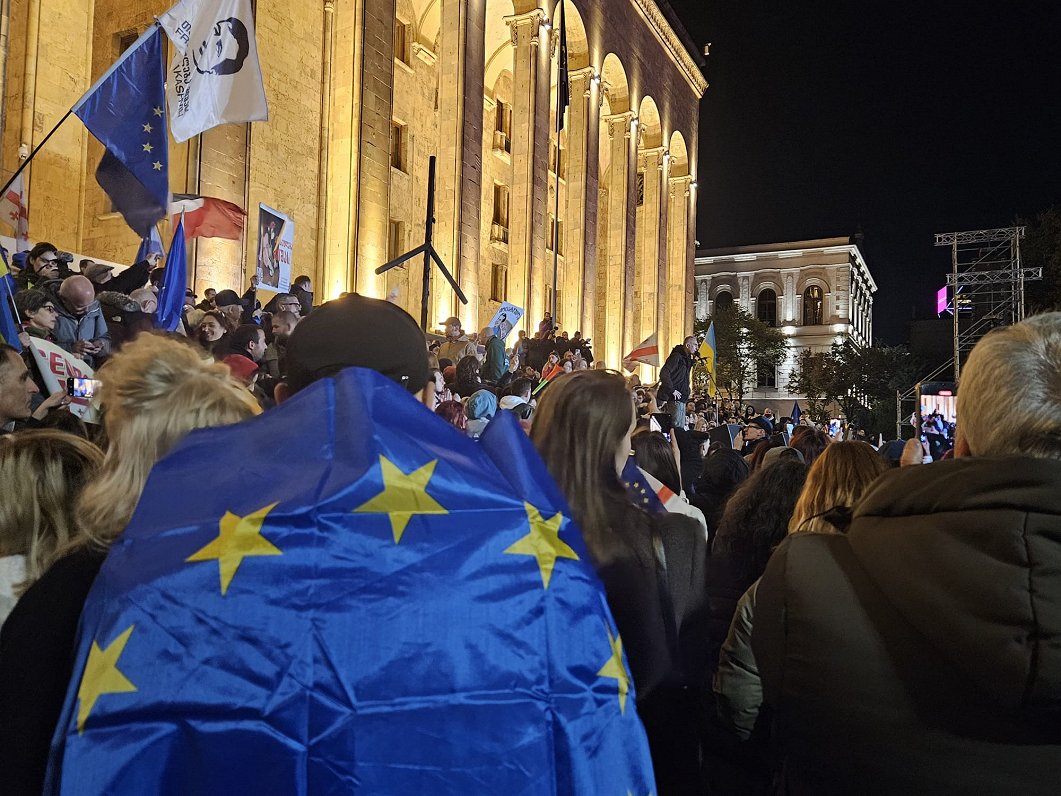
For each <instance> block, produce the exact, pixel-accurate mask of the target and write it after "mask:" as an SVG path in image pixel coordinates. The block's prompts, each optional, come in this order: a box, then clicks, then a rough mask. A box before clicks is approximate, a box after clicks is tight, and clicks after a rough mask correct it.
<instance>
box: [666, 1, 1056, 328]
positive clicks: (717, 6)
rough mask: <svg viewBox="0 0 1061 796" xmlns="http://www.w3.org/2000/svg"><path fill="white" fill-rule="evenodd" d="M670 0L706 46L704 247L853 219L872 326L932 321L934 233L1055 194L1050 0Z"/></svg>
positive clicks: (1038, 205) (821, 229) (816, 231)
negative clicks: (870, 289)
mask: <svg viewBox="0 0 1061 796" xmlns="http://www.w3.org/2000/svg"><path fill="white" fill-rule="evenodd" d="M670 2H671V5H672V6H673V7H674V9H675V11H676V12H677V13H678V15H679V16H680V17H681V19H683V20H684V21H685V24H686V27H687V29H688V31H689V33H690V34H691V36H692V38H693V40H694V41H696V42H698V43H700V42H711V55H710V56H709V57H708V58H707V59H706V61H707V69H706V74H707V78H708V80H709V82H710V84H711V85H710V87H709V88H708V90H707V93H706V94H705V96H704V100H703V104H702V106H701V117H700V150H699V152H700V155H699V166H698V173H697V179H698V182H699V189H700V193H699V198H698V223H697V238H698V240H699V241H700V244H701V246H702V247H719V246H730V245H740V244H751V243H771V242H778V241H787V240H800V239H807V238H817V237H826V236H832V235H849V234H854V233H855V232H857V231H858V230H859V229H860V228H861V229H862V231H863V232H864V233H865V236H866V237H865V255H866V259H867V262H868V263H869V266H870V270H871V271H872V272H873V275H874V278H875V279H876V281H877V284H878V286H879V288H880V290H879V291H878V292H877V294H876V297H875V299H876V304H875V317H874V320H875V332H876V335H877V337H878V339H882V338H883V339H884V340H885V341H886V342H889V343H895V342H901V341H903V340H904V338H905V328H904V324H905V321H906V320H907V319H909V318H910V317H911V314H912V313H913V312H914V311H916V312H917V313H918V316H919V317H922V318H925V317H934V314H935V313H934V306H935V292H936V290H937V289H938V288H940V287H942V286H943V284H944V279H945V273H946V271H947V270H948V269H949V264H950V259H949V253H948V252H947V250H945V249H936V248H934V246H933V233H936V232H950V231H957V230H967V229H981V228H987V227H1000V226H1009V225H1010V224H1012V222H1013V221H1014V219H1016V218H1017V217H1033V216H1034V215H1035V213H1037V212H1038V211H1040V210H1044V209H1046V208H1047V207H1049V206H1050V205H1052V204H1055V203H1061V2H1057V0H1052V2H1003V0H998V1H997V2H992V3H987V2H981V1H980V0H974V1H973V2H966V3H955V2H935V1H934V0H922V2H920V3H908V2H896V1H895V0H876V1H875V2H864V0H670Z"/></svg>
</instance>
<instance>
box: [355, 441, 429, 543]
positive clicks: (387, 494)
mask: <svg viewBox="0 0 1061 796" xmlns="http://www.w3.org/2000/svg"><path fill="white" fill-rule="evenodd" d="M437 464H438V459H435V460H434V461H430V462H428V463H427V464H425V465H424V466H423V467H420V468H419V469H416V470H413V471H412V472H411V473H405V472H402V471H401V469H400V468H399V467H398V466H397V465H396V464H394V462H392V461H391V460H390V459H388V458H387V457H386V456H380V457H379V469H380V473H381V474H382V476H383V491H382V492H380V493H379V494H378V495H376V496H375V497H374V498H372V499H371V500H369V501H368V502H366V503H362V504H361V505H360V506H358V507H357V508H356V509H354V512H355V513H357V512H366V513H372V514H387V515H389V516H390V521H391V531H392V532H393V533H394V543H395V544H397V543H398V542H400V541H401V540H402V534H404V533H405V528H406V526H407V525H408V524H409V520H410V519H412V517H413V515H414V514H449V512H448V511H446V509H444V508H443V507H442V506H441V505H440V504H439V502H438V501H437V500H435V499H434V498H433V497H431V496H430V495H429V494H427V485H428V483H429V482H430V481H431V476H432V475H433V474H434V472H435V465H437Z"/></svg>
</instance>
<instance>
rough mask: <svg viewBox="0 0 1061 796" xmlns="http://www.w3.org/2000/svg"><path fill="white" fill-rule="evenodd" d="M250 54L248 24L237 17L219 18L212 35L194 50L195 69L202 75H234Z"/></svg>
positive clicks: (211, 31) (211, 30)
mask: <svg viewBox="0 0 1061 796" xmlns="http://www.w3.org/2000/svg"><path fill="white" fill-rule="evenodd" d="M248 54H250V34H249V33H248V32H247V26H246V25H244V24H243V22H241V21H240V20H238V19H236V18H235V17H229V18H228V19H222V20H219V21H218V22H217V23H215V24H214V26H213V28H211V29H210V35H209V36H208V37H207V38H206V39H205V40H204V41H202V42H201V43H200V44H199V46H198V47H196V48H195V49H194V50H193V51H192V61H193V62H194V63H195V71H197V72H198V73H199V74H201V75H234V74H236V73H237V72H239V71H240V70H241V69H242V68H243V64H244V62H245V61H246V60H247V55H248Z"/></svg>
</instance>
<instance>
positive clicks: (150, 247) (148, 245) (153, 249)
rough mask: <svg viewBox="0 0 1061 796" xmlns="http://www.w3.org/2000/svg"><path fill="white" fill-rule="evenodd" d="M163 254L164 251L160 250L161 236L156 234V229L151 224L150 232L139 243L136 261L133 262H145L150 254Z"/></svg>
mask: <svg viewBox="0 0 1061 796" xmlns="http://www.w3.org/2000/svg"><path fill="white" fill-rule="evenodd" d="M165 253H166V250H165V249H163V248H162V236H161V235H159V234H158V227H156V226H155V225H154V224H152V225H151V232H150V233H148V234H147V235H146V236H145V237H144V238H143V239H142V240H141V241H140V248H139V249H137V250H136V259H135V260H133V262H134V263H138V262H141V261H142V260H146V259H147V258H148V257H150V256H151V255H152V254H158V255H164V254H165Z"/></svg>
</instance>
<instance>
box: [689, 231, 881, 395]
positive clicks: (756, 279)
mask: <svg viewBox="0 0 1061 796" xmlns="http://www.w3.org/2000/svg"><path fill="white" fill-rule="evenodd" d="M695 279H696V317H697V319H699V320H703V319H704V318H707V317H708V316H710V315H712V314H713V313H714V312H715V308H716V307H719V306H724V305H731V304H734V303H736V304H738V305H739V306H740V307H741V308H742V309H744V310H746V311H747V312H749V313H751V314H752V315H754V316H755V317H757V318H758V319H759V320H761V321H763V322H764V323H767V324H769V325H770V326H775V327H779V328H780V329H781V331H782V332H784V334H785V336H786V337H787V338H788V356H787V358H786V359H785V361H784V363H782V365H781V366H780V367H779V368H778V369H777V372H776V373H759V374H758V378H757V383H756V384H754V385H751V387H753V389H751V390H750V391H749V392H748V393H747V396H746V397H747V398H749V399H767V400H771V399H773V400H789V399H795V398H801V397H803V396H799V395H794V394H792V393H791V392H790V391H789V390H788V380H789V376H790V375H791V373H792V369H793V367H794V365H795V361H796V357H797V356H798V355H799V352H800V351H802V350H804V349H810V350H812V351H828V350H829V348H830V347H831V346H832V344H833V343H834V342H841V341H843V340H844V339H845V338H850V339H851V340H853V341H854V342H855V343H857V344H859V345H872V344H873V294H874V293H875V292H876V290H877V284H876V282H874V281H873V276H872V275H871V274H870V272H869V266H867V265H866V261H865V259H864V258H863V256H862V252H861V250H860V249H859V247H858V242H857V240H856V239H855V238H825V239H821V240H803V241H795V242H791V243H771V244H766V245H761V246H736V247H733V248H728V249H710V250H704V251H700V252H697V255H696V277H695ZM775 411H776V409H775ZM784 413H785V411H782V412H781V414H784Z"/></svg>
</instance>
